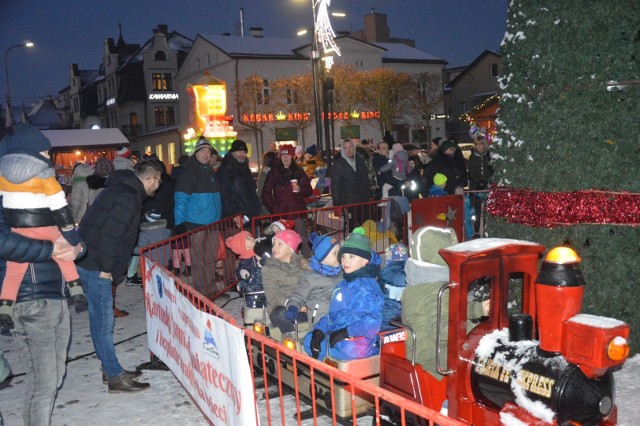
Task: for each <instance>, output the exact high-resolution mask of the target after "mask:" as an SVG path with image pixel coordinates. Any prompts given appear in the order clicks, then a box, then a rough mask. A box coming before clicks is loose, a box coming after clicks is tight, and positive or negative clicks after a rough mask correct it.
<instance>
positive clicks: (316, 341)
mask: <svg viewBox="0 0 640 426" xmlns="http://www.w3.org/2000/svg"><path fill="white" fill-rule="evenodd" d="M323 340H324V333H323V332H322V330H313V333H312V334H311V356H312V357H313V358H315V359H318V357H320V345H321V344H322V341H323Z"/></svg>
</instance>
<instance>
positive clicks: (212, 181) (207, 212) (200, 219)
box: [174, 155, 222, 231]
mask: <svg viewBox="0 0 640 426" xmlns="http://www.w3.org/2000/svg"><path fill="white" fill-rule="evenodd" d="M174 201H175V208H174V213H175V222H176V226H177V225H180V224H184V225H185V226H186V227H187V230H188V231H189V230H192V229H195V228H198V227H200V226H203V225H209V224H210V223H213V222H216V221H218V220H220V218H221V217H222V202H221V200H220V184H219V182H218V176H217V175H216V172H215V171H213V168H211V166H209V165H202V164H200V163H199V162H198V160H197V159H196V156H195V155H192V156H191V157H189V160H188V161H187V164H186V165H185V169H184V171H183V172H182V173H181V174H180V178H179V179H178V181H177V182H176V193H175V195H174Z"/></svg>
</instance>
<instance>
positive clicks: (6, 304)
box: [0, 123, 87, 331]
mask: <svg viewBox="0 0 640 426" xmlns="http://www.w3.org/2000/svg"><path fill="white" fill-rule="evenodd" d="M0 145H2V150H3V155H2V157H0V191H2V195H3V197H2V206H3V207H4V208H5V210H8V209H11V210H12V212H13V214H12V215H7V216H6V217H5V218H6V220H7V223H8V224H9V226H11V227H12V228H14V229H13V232H16V233H18V234H20V235H23V236H25V237H29V238H34V239H37V240H46V241H51V242H54V241H56V240H57V239H58V238H59V237H60V236H61V235H62V236H63V237H64V239H66V240H67V242H68V243H69V244H71V245H72V246H76V245H78V244H80V243H81V241H80V238H79V237H78V234H77V233H76V230H75V224H74V221H73V214H72V213H71V208H70V207H69V205H68V204H67V200H66V197H65V194H64V190H63V189H62V187H61V186H60V183H59V182H58V181H57V180H56V174H55V170H54V168H53V165H52V163H51V160H50V157H49V149H51V142H50V141H49V139H47V137H46V136H44V134H42V132H40V131H39V130H38V129H36V128H35V127H32V126H30V125H29V124H26V123H20V124H18V125H16V127H15V130H14V131H13V133H8V134H7V135H5V137H4V138H3V139H2V141H1V142H0ZM25 205H28V206H29V209H25V208H24V206H25ZM35 211H37V213H36V212H35ZM42 215H50V216H51V217H50V218H49V219H47V220H46V221H47V222H48V223H57V224H60V225H59V228H58V227H57V226H31V227H25V225H27V226H28V225H29V224H33V223H38V222H39V223H43V219H42V217H41V216H42ZM53 260H55V261H56V263H57V264H58V267H59V268H60V270H61V271H62V275H63V277H64V279H65V281H66V282H67V286H68V288H69V292H70V294H71V297H72V300H73V302H74V304H75V307H76V311H78V312H80V311H84V310H86V309H87V302H86V298H85V297H84V292H83V290H82V285H81V283H80V277H79V275H78V271H77V270H76V266H75V263H74V262H73V261H62V260H58V259H55V258H54V259H53ZM27 267H28V263H17V262H7V273H6V274H5V276H4V281H3V283H2V291H1V292H0V330H1V331H5V329H11V328H13V326H14V324H13V320H12V316H13V310H14V304H15V301H16V297H17V295H18V290H19V288H20V284H21V283H22V278H23V277H24V274H25V272H26V270H27Z"/></svg>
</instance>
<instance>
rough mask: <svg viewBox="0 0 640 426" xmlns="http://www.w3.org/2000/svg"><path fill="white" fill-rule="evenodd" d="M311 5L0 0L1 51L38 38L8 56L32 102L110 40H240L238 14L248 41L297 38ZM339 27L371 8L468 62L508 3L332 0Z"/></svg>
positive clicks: (303, 0) (18, 88) (492, 44)
mask: <svg viewBox="0 0 640 426" xmlns="http://www.w3.org/2000/svg"><path fill="white" fill-rule="evenodd" d="M311 1H312V0H244V1H236V0H189V1H183V2H175V1H167V0H108V1H104V0H101V1H98V0H47V1H42V0H40V1H37V0H20V1H12V0H0V52H3V53H4V52H6V50H7V48H8V47H9V46H12V45H14V44H21V43H24V42H26V41H32V42H34V43H35V44H36V46H35V47H34V48H31V49H27V48H16V49H13V50H11V51H10V52H9V54H8V66H9V77H10V84H11V97H12V104H13V105H14V106H18V105H20V104H22V103H23V102H24V103H25V104H29V103H31V102H33V101H34V100H36V99H38V98H40V97H42V96H46V95H56V94H57V93H58V91H59V90H61V89H63V88H64V87H65V86H67V85H68V84H69V77H68V74H69V64H71V63H77V64H78V66H79V67H80V69H97V68H98V66H99V64H100V62H101V60H102V44H103V41H104V39H105V38H113V39H115V40H117V38H118V23H119V22H120V23H121V24H122V34H123V37H124V39H125V41H126V42H127V43H136V44H142V43H144V42H145V41H146V40H147V39H149V38H150V37H151V35H152V30H153V28H154V27H156V26H157V25H158V24H167V25H168V26H169V31H173V30H175V31H178V32H180V33H182V34H183V35H185V36H187V37H189V38H191V39H195V37H196V35H197V34H222V33H225V32H228V33H231V34H236V33H237V34H238V35H239V22H240V8H243V9H244V28H245V35H247V34H248V29H249V27H263V29H264V36H265V37H295V33H296V31H297V30H298V29H300V28H303V27H308V26H310V25H311V21H312V11H311ZM330 9H331V11H341V12H346V14H347V16H346V17H344V18H333V20H332V24H333V27H334V29H335V30H336V31H349V30H351V31H357V30H360V29H362V28H363V16H364V15H366V14H368V13H370V11H371V9H375V11H376V12H378V13H384V14H386V15H387V20H388V25H389V28H390V30H391V36H392V37H399V38H411V39H414V40H416V47H417V48H418V49H420V50H422V51H424V52H427V53H429V54H431V55H434V56H436V57H439V58H442V59H445V60H446V61H448V62H449V66H458V65H465V64H468V63H469V62H471V61H473V59H475V58H476V57H477V56H478V55H479V54H480V53H482V52H483V51H484V50H485V49H491V50H498V49H499V46H500V41H501V40H502V37H503V35H504V32H505V28H506V14H507V2H506V0H332V1H331V5H330ZM5 65H6V63H5V61H4V54H3V66H2V67H1V68H0V99H1V101H2V104H3V106H4V101H5V97H6V93H7V83H6V73H5Z"/></svg>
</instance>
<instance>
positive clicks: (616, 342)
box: [607, 336, 629, 361]
mask: <svg viewBox="0 0 640 426" xmlns="http://www.w3.org/2000/svg"><path fill="white" fill-rule="evenodd" d="M607 356H608V357H609V359H611V360H613V361H622V360H624V359H626V358H627V356H629V343H628V342H627V339H625V338H624V337H620V336H618V337H615V338H614V339H613V340H611V341H610V342H609V345H608V346H607Z"/></svg>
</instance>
